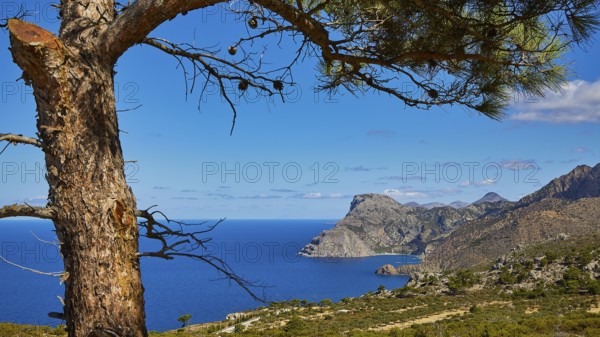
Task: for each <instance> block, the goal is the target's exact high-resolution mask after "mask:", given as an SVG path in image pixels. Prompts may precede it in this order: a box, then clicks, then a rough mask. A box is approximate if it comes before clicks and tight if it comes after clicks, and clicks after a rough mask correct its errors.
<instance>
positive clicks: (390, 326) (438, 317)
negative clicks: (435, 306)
mask: <svg viewBox="0 0 600 337" xmlns="http://www.w3.org/2000/svg"><path fill="white" fill-rule="evenodd" d="M468 311H469V310H468V309H454V310H448V311H442V312H440V313H437V314H434V315H429V316H424V317H419V318H415V319H412V320H410V321H407V322H399V323H392V324H387V325H384V326H381V327H377V328H372V329H369V330H374V331H387V330H391V329H394V328H396V329H406V328H408V327H410V326H411V325H413V324H427V323H435V322H437V321H441V320H444V319H446V318H448V317H450V316H454V315H463V314H465V313H466V312H468Z"/></svg>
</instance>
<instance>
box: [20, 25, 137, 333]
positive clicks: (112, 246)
mask: <svg viewBox="0 0 600 337" xmlns="http://www.w3.org/2000/svg"><path fill="white" fill-rule="evenodd" d="M63 28H64V27H62V28H61V29H63ZM9 31H10V39H11V52H12V55H13V59H14V61H15V63H17V64H18V65H19V66H20V67H21V69H23V79H24V80H25V82H26V83H27V84H30V85H32V86H33V88H34V96H35V99H36V103H37V110H38V120H37V127H38V132H39V137H40V138H41V140H42V142H43V149H44V153H45V160H46V168H47V171H48V175H47V180H48V184H49V187H50V190H49V195H48V197H49V204H50V205H51V206H52V207H53V208H55V209H56V210H57V215H56V218H55V220H54V224H55V227H56V232H57V235H58V238H59V240H60V242H61V253H62V255H63V259H64V265H65V277H64V279H65V287H66V288H65V317H66V321H67V329H68V332H69V336H70V337H105V336H111V337H114V336H118V337H130V336H131V337H142V336H147V332H146V328H145V313H144V298H143V287H142V282H141V278H140V264H139V258H138V255H137V253H138V226H137V219H136V217H135V209H136V203H135V197H134V196H133V193H132V191H131V189H130V188H129V187H128V185H127V183H126V180H125V173H124V161H123V154H122V150H121V144H120V141H119V128H118V123H117V115H116V108H115V95H114V86H113V66H114V64H113V62H112V61H111V60H105V59H103V57H102V55H95V54H94V53H91V52H89V51H87V50H86V49H85V48H76V47H73V45H72V44H69V45H68V46H67V43H64V42H63V41H61V39H59V38H57V37H56V36H54V35H53V34H51V33H49V32H47V31H45V30H43V29H42V28H40V27H38V26H36V25H33V24H29V23H25V22H23V21H20V20H15V19H13V20H10V21H9ZM61 36H62V34H61ZM96 54H98V53H96Z"/></svg>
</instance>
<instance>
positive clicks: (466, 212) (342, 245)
mask: <svg viewBox="0 0 600 337" xmlns="http://www.w3.org/2000/svg"><path fill="white" fill-rule="evenodd" d="M507 207H512V203H510V202H506V201H500V202H497V203H490V202H482V203H479V204H472V205H469V206H466V207H463V208H460V209H457V208H453V207H450V206H444V207H435V208H432V209H427V208H424V207H415V206H406V205H402V204H400V203H398V202H397V201H395V200H394V199H392V198H390V197H388V196H385V195H379V194H362V195H357V196H355V197H354V200H352V203H351V205H350V211H349V212H348V214H347V215H346V217H344V218H343V219H342V220H340V221H339V222H338V223H337V224H336V226H335V227H334V228H333V229H331V230H328V231H324V232H323V233H321V234H320V235H319V236H317V237H315V238H314V239H313V240H312V241H311V243H310V244H308V245H307V246H305V247H304V249H303V250H302V252H301V254H303V255H305V256H312V257H361V256H372V255H377V254H386V253H397V254H413V255H419V254H423V253H424V252H425V251H426V249H427V245H428V244H430V243H432V242H435V241H436V240H439V239H441V238H443V237H445V236H446V235H448V234H449V233H451V232H452V231H454V230H455V229H456V228H459V227H461V226H463V225H464V224H466V223H467V222H469V221H473V220H476V219H479V218H481V217H483V216H485V215H487V214H493V213H497V212H499V211H501V210H503V209H505V208H507Z"/></svg>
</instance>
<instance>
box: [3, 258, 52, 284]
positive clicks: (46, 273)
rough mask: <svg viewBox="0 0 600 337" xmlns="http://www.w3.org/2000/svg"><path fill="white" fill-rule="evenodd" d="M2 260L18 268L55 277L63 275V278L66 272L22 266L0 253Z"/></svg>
mask: <svg viewBox="0 0 600 337" xmlns="http://www.w3.org/2000/svg"><path fill="white" fill-rule="evenodd" d="M0 260H2V261H4V262H6V263H8V264H10V265H11V266H14V267H17V268H20V269H23V270H25V271H30V272H32V273H35V274H39V275H45V276H53V277H61V278H62V277H63V275H64V272H63V271H60V272H58V271H57V272H45V271H39V270H36V269H33V268H28V267H25V266H22V265H20V264H17V263H14V262H12V261H9V260H7V259H6V258H5V257H4V256H2V255H0Z"/></svg>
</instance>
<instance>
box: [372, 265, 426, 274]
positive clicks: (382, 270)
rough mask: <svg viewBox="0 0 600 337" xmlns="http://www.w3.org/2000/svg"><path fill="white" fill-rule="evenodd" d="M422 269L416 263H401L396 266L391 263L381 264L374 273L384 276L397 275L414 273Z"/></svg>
mask: <svg viewBox="0 0 600 337" xmlns="http://www.w3.org/2000/svg"><path fill="white" fill-rule="evenodd" d="M421 271H422V268H421V265H418V264H403V265H400V266H398V267H394V266H392V265H391V264H386V265H383V266H381V267H379V268H377V270H375V274H377V275H385V276H397V275H414V274H415V273H419V272H421Z"/></svg>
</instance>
